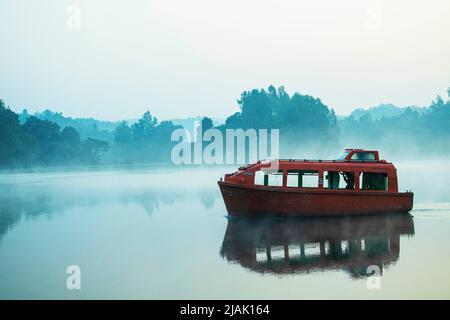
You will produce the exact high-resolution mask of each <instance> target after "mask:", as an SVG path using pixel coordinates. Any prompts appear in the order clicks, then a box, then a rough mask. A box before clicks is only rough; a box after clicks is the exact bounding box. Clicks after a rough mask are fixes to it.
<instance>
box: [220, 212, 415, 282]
mask: <svg viewBox="0 0 450 320" xmlns="http://www.w3.org/2000/svg"><path fill="white" fill-rule="evenodd" d="M401 235H408V236H413V235H414V222H413V219H412V216H411V215H410V214H406V215H405V214H390V215H377V216H375V215H374V216H359V217H355V216H354V217H332V218H331V217H330V218H276V217H273V218H266V219H255V218H239V217H228V226H227V230H226V232H225V236H224V239H223V243H222V248H221V255H222V257H224V258H225V259H227V260H228V261H229V262H233V263H238V264H240V265H241V266H243V267H245V268H248V269H250V270H252V271H255V272H259V273H272V274H277V275H284V274H286V275H288V274H297V273H309V272H314V271H327V270H336V269H342V270H345V271H347V272H349V273H350V275H351V276H352V277H354V278H358V277H365V276H370V275H371V274H373V271H372V270H371V269H369V270H368V267H369V266H373V265H376V266H378V267H379V268H380V271H382V270H383V268H384V267H386V266H389V265H390V264H392V263H395V262H396V261H397V260H398V258H399V253H400V236H401ZM369 271H370V272H369Z"/></svg>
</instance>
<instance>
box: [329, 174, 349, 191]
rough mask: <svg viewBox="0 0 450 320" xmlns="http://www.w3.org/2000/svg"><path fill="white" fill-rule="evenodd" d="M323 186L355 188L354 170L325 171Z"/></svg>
mask: <svg viewBox="0 0 450 320" xmlns="http://www.w3.org/2000/svg"><path fill="white" fill-rule="evenodd" d="M323 176H324V188H327V189H347V190H354V189H355V174H354V172H340V171H325V172H324V173H323Z"/></svg>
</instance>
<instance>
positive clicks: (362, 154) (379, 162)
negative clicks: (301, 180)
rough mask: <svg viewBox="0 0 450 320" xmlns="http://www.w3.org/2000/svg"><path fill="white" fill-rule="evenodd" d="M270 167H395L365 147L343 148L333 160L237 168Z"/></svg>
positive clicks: (280, 161) (260, 163)
mask: <svg viewBox="0 0 450 320" xmlns="http://www.w3.org/2000/svg"><path fill="white" fill-rule="evenodd" d="M274 164H275V166H274ZM272 167H279V168H288V169H297V168H298V169H306V170H307V169H313V170H314V169H325V168H340V169H342V170H344V169H346V168H347V169H350V168H352V169H356V168H358V167H359V168H372V169H384V170H385V169H395V167H394V165H393V164H392V163H391V162H387V161H386V160H383V159H380V157H379V154H378V151H376V150H365V149H345V151H344V153H343V154H342V155H341V156H340V157H338V159H334V160H321V159H275V160H262V161H258V162H256V163H254V164H251V165H247V166H243V167H240V168H239V170H247V169H250V168H252V169H255V170H260V169H262V170H264V169H266V168H267V169H268V168H272Z"/></svg>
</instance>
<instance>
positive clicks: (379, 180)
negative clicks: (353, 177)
mask: <svg viewBox="0 0 450 320" xmlns="http://www.w3.org/2000/svg"><path fill="white" fill-rule="evenodd" d="M361 175H362V177H361ZM361 175H360V178H359V188H360V189H361V190H381V191H387V189H388V175H387V173H382V172H361Z"/></svg>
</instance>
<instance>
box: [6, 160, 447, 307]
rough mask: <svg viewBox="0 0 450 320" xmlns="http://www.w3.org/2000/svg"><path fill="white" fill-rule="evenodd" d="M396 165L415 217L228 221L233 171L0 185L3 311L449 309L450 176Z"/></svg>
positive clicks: (158, 171)
mask: <svg viewBox="0 0 450 320" xmlns="http://www.w3.org/2000/svg"><path fill="white" fill-rule="evenodd" d="M395 164H396V166H397V168H398V175H399V185H400V189H401V190H406V189H411V190H413V191H414V192H415V203H414V210H413V211H412V212H411V215H401V216H391V217H383V216H381V217H367V218H363V217H361V218H331V219H330V218H328V219H294V220H292V219H291V220H286V219H277V220H273V221H257V222H255V221H245V220H242V219H228V218H227V213H226V210H225V206H224V204H223V201H222V198H221V195H220V191H219V189H218V187H217V184H216V181H217V180H218V178H219V177H220V176H221V175H223V174H224V173H226V172H228V171H232V168H223V167H222V168H209V169H199V168H183V169H181V168H175V169H174V168H151V167H148V168H134V169H129V168H128V169H127V168H115V169H111V168H110V169H108V168H103V169H101V170H100V169H98V170H86V171H83V170H77V171H58V172H45V173H2V174H0V298H2V299H16V298H25V299H29V298H31V299H44V298H51V299H53V298H56V299H92V298H98V299H103V298H112V299H116V298H123V299H241V298H243V299H315V298H323V299H334V298H336V299H349V298H356V299H362V298H369V299H381V298H385V299H391V298H400V299H408V298H445V299H449V298H450V274H449V272H448V270H450V162H449V161H448V159H447V160H416V161H406V160H403V161H395ZM70 265H78V266H79V267H80V269H81V290H68V289H67V288H66V279H67V277H68V274H67V273H66V269H67V267H68V266H70ZM369 266H378V267H379V268H380V270H381V278H377V279H375V278H373V277H370V272H371V269H370V268H369V269H368V267H369ZM378 280H379V282H378ZM378 284H379V286H378V287H379V289H376V288H377V285H378ZM370 288H372V289H370Z"/></svg>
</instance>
